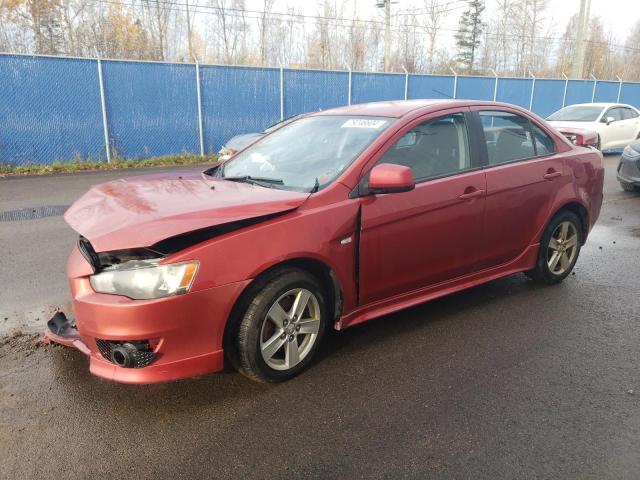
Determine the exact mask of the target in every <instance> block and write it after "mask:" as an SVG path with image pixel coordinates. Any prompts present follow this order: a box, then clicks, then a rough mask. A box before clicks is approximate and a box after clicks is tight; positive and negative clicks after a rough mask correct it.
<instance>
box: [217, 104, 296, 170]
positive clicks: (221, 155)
mask: <svg viewBox="0 0 640 480" xmlns="http://www.w3.org/2000/svg"><path fill="white" fill-rule="evenodd" d="M299 117H302V115H294V116H293V117H289V118H285V119H284V120H281V121H279V122H278V123H274V124H273V125H271V126H270V127H267V128H266V129H265V130H264V131H263V132H252V133H243V134H240V135H236V136H235V137H231V138H230V139H229V140H228V141H227V143H225V144H224V145H223V146H222V148H221V149H220V151H219V152H218V160H220V161H224V160H228V159H229V158H231V157H232V156H233V155H235V154H236V153H238V152H239V151H240V150H244V149H245V148H247V147H248V146H249V145H251V144H252V143H255V142H256V141H258V140H259V139H261V138H262V137H264V136H265V135H266V134H268V133H271V132H273V131H274V130H277V129H279V128H280V127H284V126H285V125H288V124H289V123H291V122H293V121H294V120H295V119H296V118H299Z"/></svg>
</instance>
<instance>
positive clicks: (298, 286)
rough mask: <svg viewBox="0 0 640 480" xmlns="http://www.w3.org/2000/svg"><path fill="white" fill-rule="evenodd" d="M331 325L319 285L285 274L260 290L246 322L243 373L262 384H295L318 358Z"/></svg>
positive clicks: (241, 340) (241, 332) (301, 274)
mask: <svg viewBox="0 0 640 480" xmlns="http://www.w3.org/2000/svg"><path fill="white" fill-rule="evenodd" d="M326 324H327V309H326V302H325V294H324V290H323V288H322V286H321V285H320V283H319V282H318V281H317V280H316V278H315V277H314V276H312V275H310V274H309V273H307V272H305V271H303V270H300V269H293V268H292V269H287V270H283V271H282V272H280V273H279V274H278V275H276V276H275V277H272V278H271V279H269V280H267V281H266V282H264V285H261V286H260V288H259V290H258V291H257V293H256V294H255V296H254V297H253V299H252V300H251V301H250V303H249V305H248V307H247V309H246V311H245V313H244V315H243V317H242V319H241V322H240V325H239V328H238V334H237V345H236V348H237V353H238V359H239V366H240V370H241V371H242V373H244V374H245V375H246V376H248V377H249V378H251V379H253V380H257V381H261V382H281V381H284V380H288V379H290V378H291V377H293V376H295V375H297V374H298V373H300V372H301V371H302V370H303V369H304V368H305V367H307V365H308V364H309V362H310V361H311V359H312V358H313V356H314V354H315V352H316V350H317V348H318V345H319V344H320V341H321V340H322V336H323V333H324V331H325V328H326Z"/></svg>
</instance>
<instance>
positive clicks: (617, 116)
mask: <svg viewBox="0 0 640 480" xmlns="http://www.w3.org/2000/svg"><path fill="white" fill-rule="evenodd" d="M608 117H612V118H613V121H614V122H617V121H619V120H622V118H623V117H622V109H621V108H610V109H609V111H607V113H605V114H604V117H603V119H604V120H605V121H606V120H607V118H608Z"/></svg>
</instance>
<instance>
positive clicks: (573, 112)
mask: <svg viewBox="0 0 640 480" xmlns="http://www.w3.org/2000/svg"><path fill="white" fill-rule="evenodd" d="M602 110H603V108H602V107H589V106H584V105H583V106H579V105H574V106H572V107H565V108H563V109H561V110H558V111H557V112H555V113H552V114H551V115H549V116H548V117H547V120H552V121H553V120H557V121H562V122H596V121H598V118H599V117H600V114H601V113H602Z"/></svg>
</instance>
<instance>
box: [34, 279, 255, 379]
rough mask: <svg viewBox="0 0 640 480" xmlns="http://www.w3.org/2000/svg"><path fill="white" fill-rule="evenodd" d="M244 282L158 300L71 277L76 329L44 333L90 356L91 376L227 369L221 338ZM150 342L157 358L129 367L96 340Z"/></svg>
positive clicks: (170, 375)
mask: <svg viewBox="0 0 640 480" xmlns="http://www.w3.org/2000/svg"><path fill="white" fill-rule="evenodd" d="M247 284H248V281H246V282H238V283H233V284H229V285H223V286H219V287H214V288H210V289H207V290H201V291H198V292H191V293H188V294H186V295H179V296H175V297H168V298H163V299H158V300H142V301H141V300H131V299H128V298H126V297H122V296H117V295H106V294H100V293H95V292H93V290H91V287H90V285H89V281H88V279H87V278H86V277H83V278H74V279H71V287H72V288H71V289H72V291H73V294H74V300H73V309H74V314H75V324H76V325H77V329H76V328H75V327H74V328H69V329H67V330H65V331H64V332H62V333H60V332H57V331H56V332H54V331H52V328H51V326H48V327H47V329H46V330H45V336H46V338H48V339H49V340H51V341H53V342H56V343H59V344H62V345H67V346H71V347H74V348H77V349H78V350H79V351H81V352H82V353H84V354H85V355H87V356H88V357H89V369H90V371H91V373H92V374H94V375H97V376H99V377H102V378H106V379H108V380H113V381H117V382H122V383H136V384H145V383H158V382H165V381H170V380H176V379H179V378H186V377H192V376H196V375H202V374H205V373H211V372H217V371H220V370H222V369H223V367H224V351H223V346H222V339H223V335H224V327H225V324H226V321H227V318H228V316H229V313H230V310H231V307H232V306H233V304H234V303H235V300H236V299H237V298H238V296H239V295H240V293H241V292H242V290H243V289H244V287H245V286H246V285H247ZM101 340H102V341H107V342H139V341H145V342H148V344H149V345H150V347H151V348H152V350H153V355H154V360H153V361H152V362H151V363H150V364H149V365H147V366H143V367H141V368H125V367H120V366H118V365H116V364H115V363H113V361H112V360H111V359H107V358H106V357H105V356H104V355H103V353H101V352H100V349H99V348H98V344H97V343H96V342H97V341H101Z"/></svg>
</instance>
